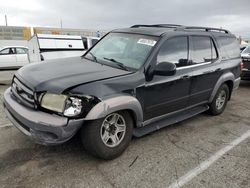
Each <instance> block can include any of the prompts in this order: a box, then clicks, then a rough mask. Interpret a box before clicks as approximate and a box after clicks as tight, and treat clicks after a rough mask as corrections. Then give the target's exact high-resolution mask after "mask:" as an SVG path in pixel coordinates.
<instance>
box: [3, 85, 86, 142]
mask: <svg viewBox="0 0 250 188" xmlns="http://www.w3.org/2000/svg"><path fill="white" fill-rule="evenodd" d="M4 110H5V113H6V115H7V116H8V118H9V120H10V121H11V122H12V123H13V125H14V126H15V127H17V128H18V129H19V130H20V131H21V132H23V133H24V134H25V135H27V136H29V137H30V138H32V139H33V140H35V142H37V143H39V144H44V145H55V144H60V143H63V142H66V141H67V140H69V139H70V138H72V137H73V136H74V135H75V134H76V132H77V131H78V130H79V129H80V127H81V126H82V124H83V121H84V120H83V119H77V120H73V119H68V118H66V117H61V116H58V115H55V114H48V113H45V112H42V111H36V110H34V109H31V108H28V107H25V106H23V105H21V104H19V103H18V102H17V101H16V100H15V99H14V97H13V96H12V94H11V89H10V88H9V89H7V90H6V91H5V93H4Z"/></svg>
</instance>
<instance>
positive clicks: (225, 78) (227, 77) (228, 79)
mask: <svg viewBox="0 0 250 188" xmlns="http://www.w3.org/2000/svg"><path fill="white" fill-rule="evenodd" d="M234 80H235V76H234V74H233V73H232V72H227V73H225V74H223V75H222V76H221V77H220V78H219V79H218V81H217V82H216V84H215V86H214V89H213V91H212V94H211V96H210V98H209V103H211V102H212V101H213V99H214V97H215V95H216V93H217V91H218V89H219V88H220V86H221V85H222V84H227V86H228V88H229V91H230V93H229V100H230V98H231V93H232V91H233V87H234Z"/></svg>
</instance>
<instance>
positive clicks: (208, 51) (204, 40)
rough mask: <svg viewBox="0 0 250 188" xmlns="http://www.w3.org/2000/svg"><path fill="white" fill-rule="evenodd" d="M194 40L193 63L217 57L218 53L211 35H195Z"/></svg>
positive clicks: (209, 60) (208, 60)
mask: <svg viewBox="0 0 250 188" xmlns="http://www.w3.org/2000/svg"><path fill="white" fill-rule="evenodd" d="M192 41H193V53H192V62H191V63H192V64H198V63H205V62H211V61H212V60H214V59H216V58H217V53H216V50H215V47H214V44H213V42H212V40H211V39H210V37H203V36H195V37H192Z"/></svg>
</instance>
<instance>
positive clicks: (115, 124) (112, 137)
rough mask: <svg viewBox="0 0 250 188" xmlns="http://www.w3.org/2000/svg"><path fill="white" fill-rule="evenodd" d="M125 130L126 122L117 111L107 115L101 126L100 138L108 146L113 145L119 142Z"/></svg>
mask: <svg viewBox="0 0 250 188" xmlns="http://www.w3.org/2000/svg"><path fill="white" fill-rule="evenodd" d="M125 132H126V122H125V120H124V118H123V116H121V115H120V114H118V113H113V114H110V115H108V116H107V117H106V118H105V119H104V121H103V123H102V127H101V132H100V134H101V138H102V141H103V143H104V144H105V145H106V146H108V147H115V146H117V145H119V144H120V143H121V141H122V140H123V138H124V136H125Z"/></svg>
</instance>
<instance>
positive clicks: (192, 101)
mask: <svg viewBox="0 0 250 188" xmlns="http://www.w3.org/2000/svg"><path fill="white" fill-rule="evenodd" d="M190 46H191V49H192V50H191V57H190V59H191V61H190V62H189V66H190V67H191V69H190V74H191V89H190V98H189V106H193V105H198V104H201V103H206V102H207V101H208V100H209V97H210V95H211V93H212V91H213V88H214V86H215V84H216V82H217V80H218V79H219V77H220V76H221V75H222V69H221V65H220V61H219V58H218V51H217V49H216V46H215V43H214V40H213V39H212V37H210V36H192V37H191V45H190Z"/></svg>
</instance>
